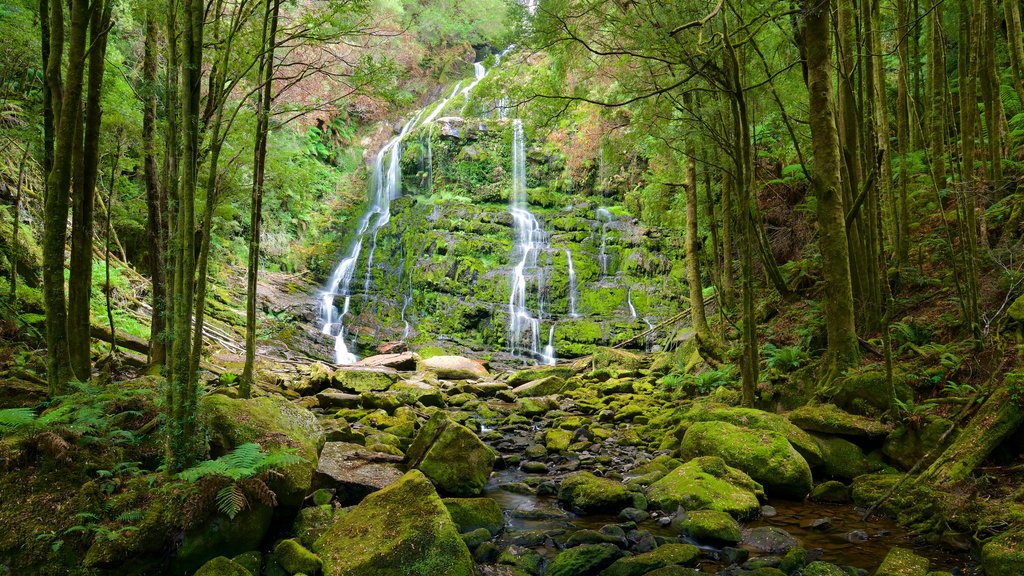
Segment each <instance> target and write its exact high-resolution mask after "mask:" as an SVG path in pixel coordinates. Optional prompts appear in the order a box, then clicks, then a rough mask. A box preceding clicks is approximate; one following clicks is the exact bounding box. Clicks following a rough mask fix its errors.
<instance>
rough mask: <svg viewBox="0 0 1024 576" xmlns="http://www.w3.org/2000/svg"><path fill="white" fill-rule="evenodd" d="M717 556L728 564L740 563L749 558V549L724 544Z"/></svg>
mask: <svg viewBox="0 0 1024 576" xmlns="http://www.w3.org/2000/svg"><path fill="white" fill-rule="evenodd" d="M719 557H720V558H721V559H722V560H723V561H724V562H726V563H728V564H742V563H744V562H746V561H747V558H750V551H749V550H744V549H743V548H733V547H732V546H725V547H724V548H722V550H721V552H720V553H719Z"/></svg>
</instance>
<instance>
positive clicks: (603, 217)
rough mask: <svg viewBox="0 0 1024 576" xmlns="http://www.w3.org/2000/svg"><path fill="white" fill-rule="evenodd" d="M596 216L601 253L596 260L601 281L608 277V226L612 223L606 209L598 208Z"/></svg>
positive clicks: (610, 215) (610, 214)
mask: <svg viewBox="0 0 1024 576" xmlns="http://www.w3.org/2000/svg"><path fill="white" fill-rule="evenodd" d="M596 215H597V219H598V220H600V221H601V252H600V253H599V254H598V256H597V259H598V261H599V262H600V263H601V278H602V279H603V278H604V277H605V276H607V275H608V253H607V243H608V224H610V223H611V221H612V213H611V212H609V211H608V209H607V208H598V209H597V214H596Z"/></svg>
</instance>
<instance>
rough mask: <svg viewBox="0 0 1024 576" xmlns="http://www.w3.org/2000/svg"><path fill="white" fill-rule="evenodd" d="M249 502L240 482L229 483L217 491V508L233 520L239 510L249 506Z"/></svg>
mask: <svg viewBox="0 0 1024 576" xmlns="http://www.w3.org/2000/svg"><path fill="white" fill-rule="evenodd" d="M248 506H249V502H248V500H246V499H245V493H244V492H243V491H242V487H241V486H239V485H238V484H228V485H227V486H225V487H223V488H221V489H220V491H219V492H217V509H218V510H220V511H221V512H223V513H224V514H225V515H226V516H227V517H228V518H231V519H232V520H234V519H235V516H237V515H238V513H239V512H241V511H242V510H245V509H246V508H248Z"/></svg>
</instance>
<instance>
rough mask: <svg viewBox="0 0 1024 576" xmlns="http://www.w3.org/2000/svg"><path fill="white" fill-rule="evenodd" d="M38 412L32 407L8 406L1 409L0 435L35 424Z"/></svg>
mask: <svg viewBox="0 0 1024 576" xmlns="http://www.w3.org/2000/svg"><path fill="white" fill-rule="evenodd" d="M36 420H37V418H36V413H35V412H34V411H33V410H32V409H31V408H7V409H4V410H0V435H3V434H5V433H8V432H11V431H14V430H18V429H20V428H27V427H30V426H32V425H33V424H35V422H36Z"/></svg>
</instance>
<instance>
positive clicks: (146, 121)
mask: <svg viewBox="0 0 1024 576" xmlns="http://www.w3.org/2000/svg"><path fill="white" fill-rule="evenodd" d="M156 43H157V25H156V17H155V15H154V14H153V11H152V10H149V11H147V13H146V39H145V45H144V54H143V64H142V69H143V78H144V83H143V89H142V99H143V107H142V147H143V160H142V169H143V180H144V184H145V188H146V214H147V220H148V222H147V224H148V226H147V228H146V234H147V236H148V238H149V276H150V279H151V281H152V290H153V295H152V307H153V311H152V314H151V315H150V318H151V321H150V338H149V362H150V365H152V366H161V365H163V363H164V361H165V360H166V358H167V348H166V345H165V344H166V336H165V331H166V320H165V319H166V313H167V305H166V300H167V264H166V262H165V256H166V250H167V245H166V239H167V222H166V220H165V215H166V212H167V197H166V193H167V191H166V187H162V186H160V183H159V181H158V178H159V175H158V171H157V153H156V121H157V118H156V114H157V107H156V100H157V99H156V94H157V46H156Z"/></svg>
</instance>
